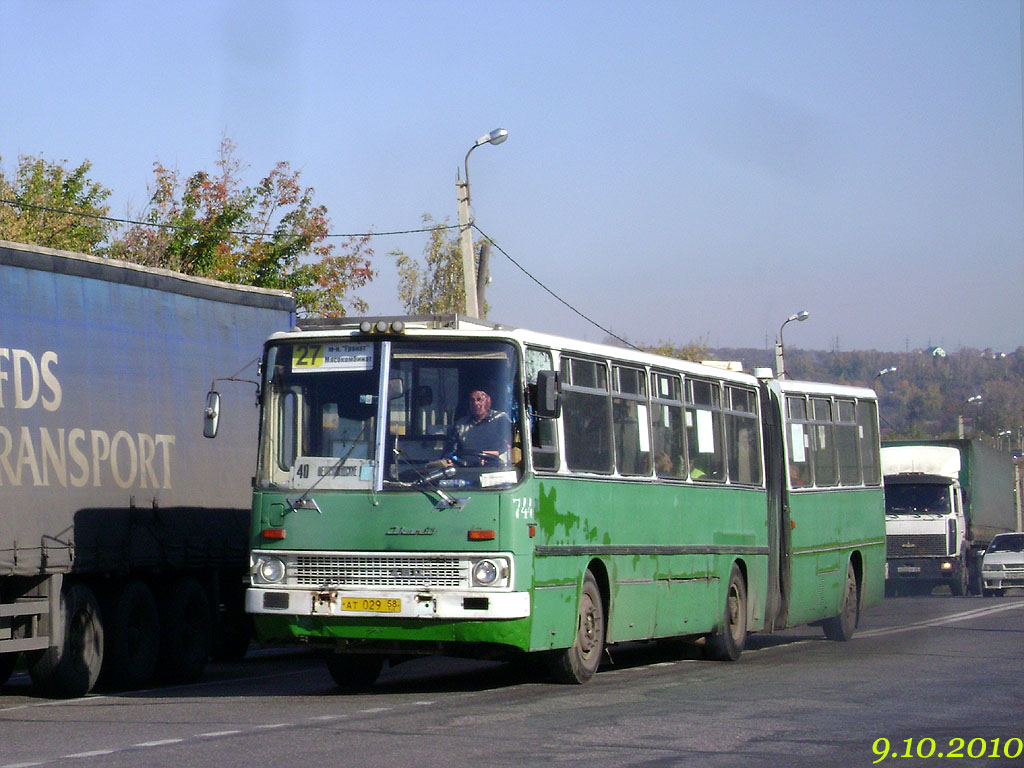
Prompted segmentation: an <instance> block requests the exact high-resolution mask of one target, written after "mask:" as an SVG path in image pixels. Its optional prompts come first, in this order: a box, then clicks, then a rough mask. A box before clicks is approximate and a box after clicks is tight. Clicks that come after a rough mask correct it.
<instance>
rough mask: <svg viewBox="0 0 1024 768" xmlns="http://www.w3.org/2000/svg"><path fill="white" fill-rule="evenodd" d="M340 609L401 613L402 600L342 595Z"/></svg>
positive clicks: (361, 611)
mask: <svg viewBox="0 0 1024 768" xmlns="http://www.w3.org/2000/svg"><path fill="white" fill-rule="evenodd" d="M341 610H343V611H357V612H359V613H401V612H402V601H401V600H400V599H399V598H397V597H343V598H341Z"/></svg>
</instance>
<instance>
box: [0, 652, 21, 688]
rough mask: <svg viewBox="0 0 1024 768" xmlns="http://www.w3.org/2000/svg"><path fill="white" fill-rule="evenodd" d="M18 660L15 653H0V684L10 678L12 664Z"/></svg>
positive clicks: (12, 669)
mask: <svg viewBox="0 0 1024 768" xmlns="http://www.w3.org/2000/svg"><path fill="white" fill-rule="evenodd" d="M17 662H18V654H17V653H0V685H3V684H4V683H6V682H7V681H8V680H10V679H11V674H12V673H13V672H14V665H15V664H17Z"/></svg>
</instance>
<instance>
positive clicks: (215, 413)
mask: <svg viewBox="0 0 1024 768" xmlns="http://www.w3.org/2000/svg"><path fill="white" fill-rule="evenodd" d="M219 424H220V392H216V391H214V390H212V389H211V390H210V391H209V392H207V393H206V410H204V411H203V437H216V436H217V427H218V425H219Z"/></svg>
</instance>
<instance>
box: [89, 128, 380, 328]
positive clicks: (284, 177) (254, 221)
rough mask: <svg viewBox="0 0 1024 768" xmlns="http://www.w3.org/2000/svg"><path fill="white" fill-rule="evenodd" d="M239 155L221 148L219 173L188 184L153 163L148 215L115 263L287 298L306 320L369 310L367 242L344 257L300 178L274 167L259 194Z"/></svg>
mask: <svg viewBox="0 0 1024 768" xmlns="http://www.w3.org/2000/svg"><path fill="white" fill-rule="evenodd" d="M234 153H235V145H234V144H233V143H232V142H231V141H230V140H229V139H224V140H223V141H222V142H221V147H220V155H219V157H218V160H217V172H216V174H214V175H210V174H208V173H206V172H205V171H198V172H196V173H194V174H192V175H191V176H189V177H188V178H186V179H184V180H182V178H181V177H180V176H179V174H178V172H177V171H171V170H168V169H167V168H165V167H164V166H162V165H161V164H160V163H154V166H153V172H154V176H155V180H154V184H153V186H152V187H151V188H150V200H149V205H148V208H147V210H146V211H145V212H144V214H143V215H142V218H143V221H144V222H146V224H147V225H148V226H146V225H133V226H132V227H131V228H129V229H128V231H127V232H125V234H124V235H123V236H122V237H120V238H118V239H117V240H116V241H114V242H113V243H112V244H111V246H110V248H109V249H108V251H107V252H108V253H109V255H111V256H113V257H115V258H120V259H124V260H127V261H133V262H136V263H140V264H146V265H149V266H155V267H164V268H167V269H173V270H177V271H180V272H185V273H186V274H192V275H200V276H203V277H211V278H214V279H217V280H224V281H227V282H233V283H243V284H246V285H255V286H259V287H262V288H276V289H281V290H287V291H291V293H292V294H293V295H294V296H295V302H296V305H297V307H298V309H299V312H300V314H309V315H321V316H325V317H328V316H336V315H344V314H346V313H347V311H348V310H349V309H352V310H354V311H356V312H365V311H366V308H367V307H366V303H365V302H364V301H362V300H361V299H359V298H358V297H355V296H352V295H350V293H351V291H353V290H355V289H357V288H359V287H362V286H364V285H366V284H367V283H368V282H369V281H370V280H372V279H373V275H374V273H373V270H372V268H371V265H370V260H371V258H372V256H373V251H372V249H371V248H370V245H369V237H368V236H367V237H362V238H350V239H349V240H348V241H347V242H345V243H343V244H342V245H341V248H340V251H341V252H340V253H335V252H334V249H335V246H334V244H331V243H327V242H326V239H327V235H328V233H329V225H330V221H329V219H328V218H327V209H326V208H325V207H324V206H322V205H316V204H315V203H314V200H313V194H314V192H313V189H312V188H311V187H306V188H303V187H302V186H301V184H300V183H299V177H300V173H299V172H298V171H292V170H291V168H290V167H289V165H288V163H286V162H282V163H278V164H277V165H276V166H274V168H273V169H272V170H271V171H270V173H269V174H267V176H266V177H264V178H263V179H261V180H260V182H259V184H257V185H256V186H255V187H246V186H244V185H243V184H242V182H241V179H240V169H241V164H240V162H239V161H238V160H237V159H236V157H235V154H234Z"/></svg>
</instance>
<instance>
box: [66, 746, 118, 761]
mask: <svg viewBox="0 0 1024 768" xmlns="http://www.w3.org/2000/svg"><path fill="white" fill-rule="evenodd" d="M112 754H114V750H112V749H94V750H92V751H91V752H75V753H74V754H73V755H64V757H62V758H61V759H62V760H68V759H70V758H73V757H100V756H101V755H112Z"/></svg>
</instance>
